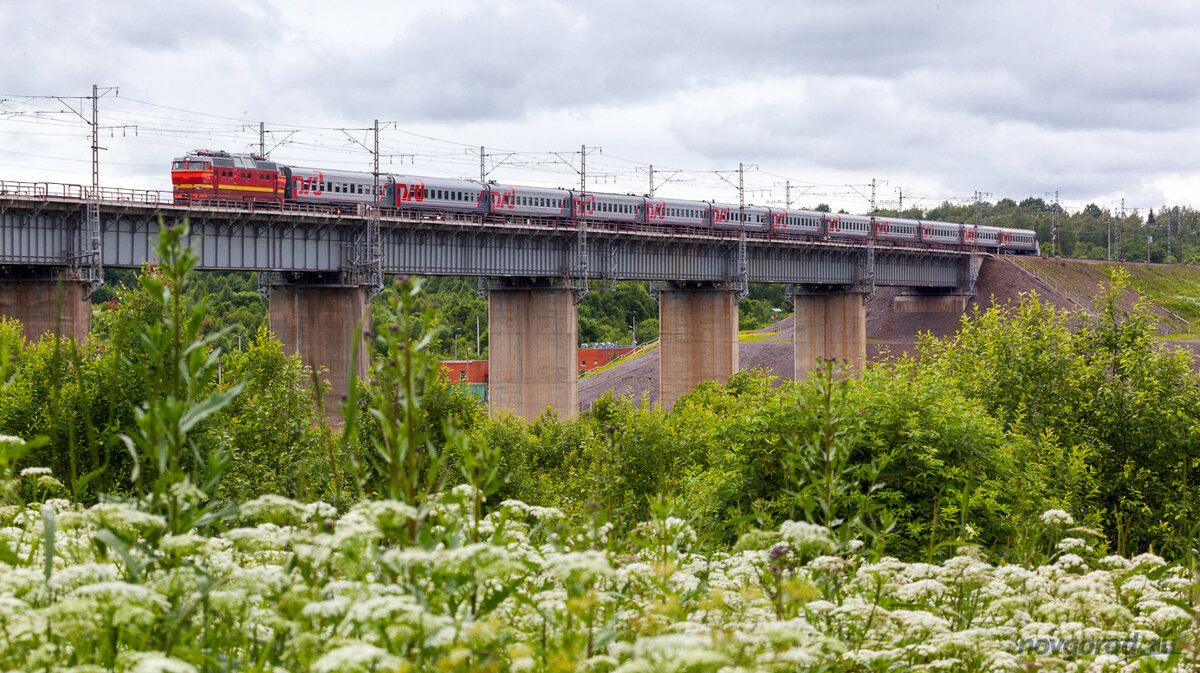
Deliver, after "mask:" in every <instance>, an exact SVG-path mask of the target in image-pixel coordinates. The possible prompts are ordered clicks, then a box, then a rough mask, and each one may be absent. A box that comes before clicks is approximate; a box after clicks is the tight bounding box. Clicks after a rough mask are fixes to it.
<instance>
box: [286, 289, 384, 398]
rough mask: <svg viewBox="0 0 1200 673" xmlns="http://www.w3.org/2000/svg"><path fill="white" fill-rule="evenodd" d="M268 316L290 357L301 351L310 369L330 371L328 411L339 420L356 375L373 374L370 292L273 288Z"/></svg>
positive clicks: (326, 375)
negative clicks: (368, 337) (366, 335)
mask: <svg viewBox="0 0 1200 673" xmlns="http://www.w3.org/2000/svg"><path fill="white" fill-rule="evenodd" d="M267 313H268V325H269V327H270V329H271V332H272V333H273V334H274V335H275V338H277V339H279V341H280V342H282V343H283V350H284V352H285V353H287V354H292V353H295V354H297V355H299V356H300V359H301V360H302V361H303V362H304V364H305V365H308V366H311V367H313V368H314V369H322V368H323V369H325V370H326V371H325V372H324V373H323V374H322V377H323V378H324V379H325V380H327V381H329V392H328V393H326V395H325V413H326V416H329V417H335V416H337V415H338V414H339V412H340V410H341V405H342V398H343V396H344V395H346V394H347V393H349V391H350V372H351V371H354V372H356V375H357V376H358V378H359V379H363V378H365V377H366V376H367V365H368V362H369V353H368V344H367V343H366V342H365V341H364V340H363V338H362V333H363V330H365V329H367V328H368V327H370V326H371V311H370V302H369V301H368V300H367V291H366V289H364V288H360V287H344V286H336V285H323V284H319V283H313V284H304V283H294V284H293V283H277V284H273V285H271V286H270V295H269V297H268V311H267ZM356 341H357V342H358V355H357V357H354V352H355V349H354V344H355V342H356Z"/></svg>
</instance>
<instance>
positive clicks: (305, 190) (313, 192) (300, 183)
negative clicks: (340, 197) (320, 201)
mask: <svg viewBox="0 0 1200 673" xmlns="http://www.w3.org/2000/svg"><path fill="white" fill-rule="evenodd" d="M316 173H317V175H316V176H315V177H307V178H306V177H304V176H302V175H294V176H292V182H293V183H294V185H293V189H295V191H296V195H297V196H299V195H301V194H308V195H310V196H320V195H321V194H323V193H325V192H324V190H323V189H321V188H320V186H321V185H323V184H325V174H324V173H322V172H321V171H316Z"/></svg>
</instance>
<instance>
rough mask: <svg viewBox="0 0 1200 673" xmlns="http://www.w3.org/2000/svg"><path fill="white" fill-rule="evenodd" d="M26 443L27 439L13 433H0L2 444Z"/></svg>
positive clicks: (19, 444) (18, 444)
mask: <svg viewBox="0 0 1200 673" xmlns="http://www.w3.org/2000/svg"><path fill="white" fill-rule="evenodd" d="M24 443H25V440H23V439H21V438H20V437H14V436H12V435H0V444H16V445H17V446H21V445H23V444H24Z"/></svg>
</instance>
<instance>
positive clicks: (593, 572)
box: [545, 550, 613, 584]
mask: <svg viewBox="0 0 1200 673" xmlns="http://www.w3.org/2000/svg"><path fill="white" fill-rule="evenodd" d="M545 568H546V571H547V572H549V573H550V574H551V575H553V576H554V577H555V578H557V579H558V581H560V582H572V581H574V582H582V583H584V584H590V583H592V582H595V581H597V580H600V579H603V578H606V577H611V576H612V575H613V568H612V566H611V565H609V563H608V557H607V556H605V554H604V552H601V551H592V550H589V551H577V552H570V553H567V554H552V555H551V556H550V557H548V558H547V559H546V566H545Z"/></svg>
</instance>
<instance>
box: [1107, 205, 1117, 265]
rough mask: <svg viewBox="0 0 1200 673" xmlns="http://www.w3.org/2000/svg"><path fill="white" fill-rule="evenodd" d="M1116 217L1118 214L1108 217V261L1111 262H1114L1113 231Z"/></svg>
mask: <svg viewBox="0 0 1200 673" xmlns="http://www.w3.org/2000/svg"><path fill="white" fill-rule="evenodd" d="M1116 217H1117V215H1116V213H1113V214H1112V215H1110V216H1109V217H1108V261H1110V262H1111V261H1112V230H1113V225H1114V224H1116Z"/></svg>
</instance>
